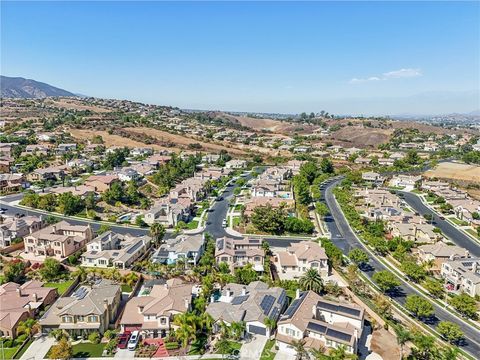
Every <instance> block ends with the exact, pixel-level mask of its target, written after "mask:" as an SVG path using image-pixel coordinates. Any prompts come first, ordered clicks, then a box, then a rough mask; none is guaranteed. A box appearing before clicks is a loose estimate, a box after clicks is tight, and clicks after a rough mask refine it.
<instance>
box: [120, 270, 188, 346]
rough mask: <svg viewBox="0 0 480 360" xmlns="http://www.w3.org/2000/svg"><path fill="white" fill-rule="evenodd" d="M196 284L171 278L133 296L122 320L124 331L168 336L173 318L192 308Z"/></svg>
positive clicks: (144, 335)
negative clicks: (148, 291) (193, 291)
mask: <svg viewBox="0 0 480 360" xmlns="http://www.w3.org/2000/svg"><path fill="white" fill-rule="evenodd" d="M192 289H193V285H192V284H185V283H184V282H183V281H182V280H180V279H169V280H167V282H166V283H165V284H164V285H154V286H153V287H152V289H151V291H150V293H148V294H146V295H145V294H144V295H139V296H136V297H133V298H131V299H130V300H129V301H128V302H127V304H126V306H125V310H124V312H123V315H122V319H121V320H120V326H121V329H122V332H126V331H134V330H139V331H140V332H141V334H142V336H143V337H165V336H167V335H168V334H169V333H170V331H171V330H172V329H174V328H175V327H174V325H173V318H174V316H175V315H177V314H183V313H185V312H187V311H189V310H191V303H192Z"/></svg>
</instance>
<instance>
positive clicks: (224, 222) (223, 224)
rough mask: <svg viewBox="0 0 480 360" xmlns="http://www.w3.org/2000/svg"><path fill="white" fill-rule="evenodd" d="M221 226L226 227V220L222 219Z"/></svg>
mask: <svg viewBox="0 0 480 360" xmlns="http://www.w3.org/2000/svg"><path fill="white" fill-rule="evenodd" d="M222 226H223V227H224V228H226V227H227V219H223V222H222Z"/></svg>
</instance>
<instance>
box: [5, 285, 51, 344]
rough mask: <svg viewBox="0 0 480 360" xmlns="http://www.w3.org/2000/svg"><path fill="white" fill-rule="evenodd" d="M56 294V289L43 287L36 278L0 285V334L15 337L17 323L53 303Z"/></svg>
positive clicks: (31, 316)
mask: <svg viewBox="0 0 480 360" xmlns="http://www.w3.org/2000/svg"><path fill="white" fill-rule="evenodd" d="M57 296H58V293H57V289H55V288H47V287H43V283H42V282H40V281H37V280H30V281H27V282H26V283H25V284H23V285H19V284H17V283H14V282H8V283H6V284H3V285H0V336H5V337H10V338H14V339H15V338H16V337H17V327H18V325H19V323H20V322H22V321H25V320H26V319H28V318H33V317H34V316H35V315H36V314H38V312H39V311H40V310H42V309H44V308H45V307H47V306H49V305H50V304H53V302H54V301H55V299H56V298H57Z"/></svg>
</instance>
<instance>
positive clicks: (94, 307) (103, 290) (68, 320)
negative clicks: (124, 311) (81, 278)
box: [39, 279, 122, 336]
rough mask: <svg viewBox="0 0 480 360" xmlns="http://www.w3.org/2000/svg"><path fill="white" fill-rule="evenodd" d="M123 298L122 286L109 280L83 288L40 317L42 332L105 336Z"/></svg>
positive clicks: (61, 300) (59, 300)
mask: <svg viewBox="0 0 480 360" xmlns="http://www.w3.org/2000/svg"><path fill="white" fill-rule="evenodd" d="M121 297H122V290H121V287H120V285H118V284H115V283H114V282H112V281H110V280H107V279H100V280H98V281H96V282H95V283H94V284H93V285H81V286H80V287H78V288H77V289H76V290H75V292H74V293H73V294H72V295H71V296H66V297H61V298H59V299H58V300H57V301H56V302H55V303H54V304H53V305H52V306H51V307H50V308H49V309H48V310H47V312H46V313H45V314H44V315H43V316H42V317H41V318H40V320H39V323H40V326H41V328H42V332H43V333H48V332H50V331H52V330H54V329H62V330H65V331H67V332H68V333H69V334H70V335H71V336H83V335H88V334H91V333H92V332H98V333H100V334H103V333H104V332H105V331H106V330H107V329H108V328H109V327H110V325H111V324H113V323H114V322H115V320H116V318H117V316H118V310H119V306H120V302H121Z"/></svg>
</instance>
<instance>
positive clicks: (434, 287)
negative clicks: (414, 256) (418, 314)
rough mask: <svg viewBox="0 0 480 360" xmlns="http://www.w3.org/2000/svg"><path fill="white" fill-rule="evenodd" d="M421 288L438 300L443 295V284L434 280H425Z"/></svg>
mask: <svg viewBox="0 0 480 360" xmlns="http://www.w3.org/2000/svg"><path fill="white" fill-rule="evenodd" d="M422 286H423V287H424V288H425V290H427V291H428V292H429V293H430V295H432V296H434V297H436V298H440V297H441V296H442V295H443V294H444V292H445V291H444V289H443V283H442V282H441V281H439V280H436V279H430V278H429V279H426V280H425V281H424V282H423V283H422Z"/></svg>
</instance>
